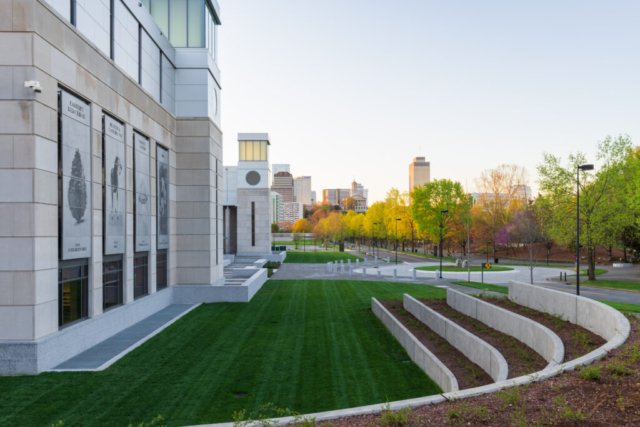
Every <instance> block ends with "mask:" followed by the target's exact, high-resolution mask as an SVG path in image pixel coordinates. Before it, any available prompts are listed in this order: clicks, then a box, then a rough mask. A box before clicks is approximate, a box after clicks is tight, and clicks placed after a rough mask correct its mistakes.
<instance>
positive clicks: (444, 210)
mask: <svg viewBox="0 0 640 427" xmlns="http://www.w3.org/2000/svg"><path fill="white" fill-rule="evenodd" d="M448 212H449V209H443V210H441V211H440V278H441V279H442V214H443V213H448Z"/></svg>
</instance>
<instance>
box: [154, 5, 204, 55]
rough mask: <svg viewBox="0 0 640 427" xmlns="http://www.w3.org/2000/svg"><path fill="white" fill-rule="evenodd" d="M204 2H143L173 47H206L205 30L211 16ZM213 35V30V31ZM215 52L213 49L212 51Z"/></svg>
mask: <svg viewBox="0 0 640 427" xmlns="http://www.w3.org/2000/svg"><path fill="white" fill-rule="evenodd" d="M205 3H208V2H206V0H145V1H143V2H142V4H143V5H144V6H145V7H146V8H147V10H148V11H149V13H150V14H151V16H152V17H153V19H154V20H155V21H156V23H157V24H158V26H159V27H160V30H161V31H162V32H163V34H164V35H165V36H166V37H167V38H168V39H169V41H170V42H171V44H172V45H173V47H208V44H209V41H205V33H206V28H205V27H207V28H208V26H209V22H208V21H209V15H211V12H210V8H209V6H208V4H207V5H206V6H205ZM213 32H214V33H215V29H214V31H213ZM214 52H215V49H214Z"/></svg>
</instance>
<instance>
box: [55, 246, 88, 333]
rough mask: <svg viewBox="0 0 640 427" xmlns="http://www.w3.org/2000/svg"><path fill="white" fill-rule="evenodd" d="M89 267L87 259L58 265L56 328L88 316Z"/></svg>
mask: <svg viewBox="0 0 640 427" xmlns="http://www.w3.org/2000/svg"><path fill="white" fill-rule="evenodd" d="M88 313H89V265H88V262H87V259H86V258H85V259H81V260H73V261H66V262H63V263H60V268H59V269H58V326H65V325H68V324H69V323H72V322H75V321H76V320H80V319H82V318H85V317H87V316H88Z"/></svg>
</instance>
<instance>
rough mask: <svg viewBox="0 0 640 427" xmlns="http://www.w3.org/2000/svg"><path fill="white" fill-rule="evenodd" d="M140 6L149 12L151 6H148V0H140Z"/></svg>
mask: <svg viewBox="0 0 640 427" xmlns="http://www.w3.org/2000/svg"><path fill="white" fill-rule="evenodd" d="M141 2H142V5H143V6H144V7H145V8H146V9H147V10H149V11H150V10H151V5H150V4H149V0H141Z"/></svg>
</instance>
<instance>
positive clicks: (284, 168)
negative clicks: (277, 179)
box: [271, 163, 291, 175]
mask: <svg viewBox="0 0 640 427" xmlns="http://www.w3.org/2000/svg"><path fill="white" fill-rule="evenodd" d="M278 172H289V173H291V165H286V164H283V163H279V164H275V165H271V173H273V174H274V175H275V174H277V173H278Z"/></svg>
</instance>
